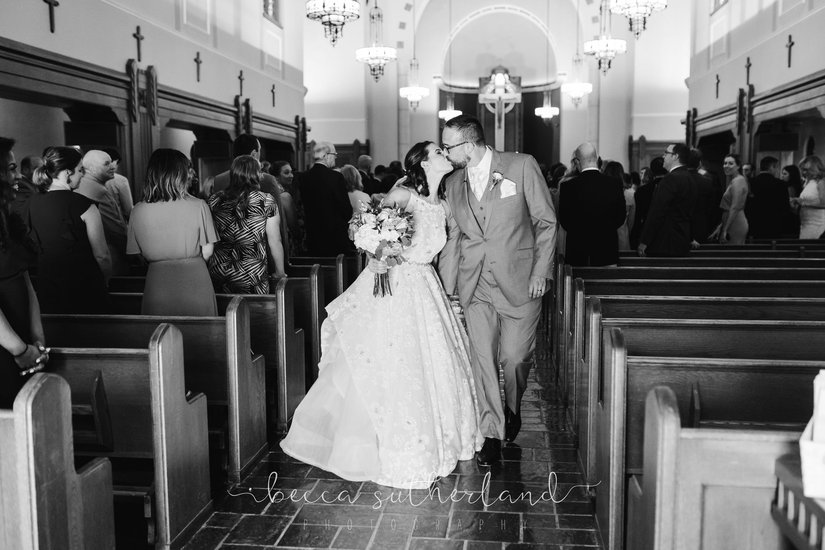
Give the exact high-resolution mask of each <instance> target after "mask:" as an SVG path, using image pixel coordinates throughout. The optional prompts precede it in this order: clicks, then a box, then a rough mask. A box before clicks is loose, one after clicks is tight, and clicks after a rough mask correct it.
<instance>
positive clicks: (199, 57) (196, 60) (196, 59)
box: [193, 52, 203, 82]
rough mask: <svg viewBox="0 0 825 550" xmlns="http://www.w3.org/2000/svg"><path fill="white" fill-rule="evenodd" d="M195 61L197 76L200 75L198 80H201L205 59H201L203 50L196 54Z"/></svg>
mask: <svg viewBox="0 0 825 550" xmlns="http://www.w3.org/2000/svg"><path fill="white" fill-rule="evenodd" d="M193 61H194V62H195V64H196V65H197V77H198V82H200V81H201V63H203V59H201V52H198V54H197V55H196V56H195V59H193Z"/></svg>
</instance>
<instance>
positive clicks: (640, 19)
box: [610, 0, 667, 38]
mask: <svg viewBox="0 0 825 550" xmlns="http://www.w3.org/2000/svg"><path fill="white" fill-rule="evenodd" d="M666 7H667V0H610V11H612V12H613V13H615V14H618V15H624V16H625V17H627V18H628V19H629V20H630V30H631V31H632V32H633V34H634V36H636V38H639V35H640V34H642V31H643V30H645V27H646V26H647V18H648V17H650V16H651V14H653V12H654V11H661V10H663V9H665V8H666Z"/></svg>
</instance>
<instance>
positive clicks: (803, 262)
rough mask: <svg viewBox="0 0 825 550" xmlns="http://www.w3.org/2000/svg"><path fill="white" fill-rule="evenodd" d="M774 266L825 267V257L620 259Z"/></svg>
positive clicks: (630, 263) (624, 263)
mask: <svg viewBox="0 0 825 550" xmlns="http://www.w3.org/2000/svg"><path fill="white" fill-rule="evenodd" d="M654 266H659V267H772V268H781V267H789V268H794V269H795V268H825V258H784V257H779V258H753V257H748V256H733V257H725V256H720V257H718V258H717V257H713V256H690V257H687V258H655V257H652V256H645V257H640V256H627V257H622V258H621V259H620V261H619V267H654Z"/></svg>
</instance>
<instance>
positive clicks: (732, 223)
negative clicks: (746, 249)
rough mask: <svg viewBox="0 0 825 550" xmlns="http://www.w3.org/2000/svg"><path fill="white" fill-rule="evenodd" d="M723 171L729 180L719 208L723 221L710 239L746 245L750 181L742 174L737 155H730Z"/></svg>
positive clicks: (724, 163) (725, 161) (723, 165)
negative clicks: (746, 208) (746, 206)
mask: <svg viewBox="0 0 825 550" xmlns="http://www.w3.org/2000/svg"><path fill="white" fill-rule="evenodd" d="M722 169H723V170H724V171H725V176H726V177H727V178H728V186H727V188H726V189H725V194H724V195H722V202H721V203H719V208H721V209H722V221H721V222H720V223H719V226H718V227H717V228H716V230H715V231H714V232H713V233H711V235H710V238H711V239H713V238H714V237H718V238H719V242H720V243H722V244H724V243H730V244H745V238H746V237H747V236H748V226H749V224H748V218H747V216H746V215H745V204H746V202H747V200H748V181H747V180H746V179H745V176H743V175H742V174H741V173H740V169H741V164H740V162H739V157H738V156H737V155H728V156H726V157H725V160H724V162H723V163H722Z"/></svg>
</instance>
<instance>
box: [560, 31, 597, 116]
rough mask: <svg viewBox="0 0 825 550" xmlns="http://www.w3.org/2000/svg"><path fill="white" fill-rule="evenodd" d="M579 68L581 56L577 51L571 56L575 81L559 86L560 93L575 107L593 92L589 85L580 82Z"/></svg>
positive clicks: (591, 86)
mask: <svg viewBox="0 0 825 550" xmlns="http://www.w3.org/2000/svg"><path fill="white" fill-rule="evenodd" d="M577 44H578V42H577ZM581 66H582V56H581V55H579V52H578V51H577V52H576V55H574V56H573V74H574V75H576V80H575V81H574V82H565V83H564V84H562V85H561V92H562V93H563V94H567V95H568V97H570V100H571V101H572V102H573V105H575V106H576V107H578V106H579V104H580V103H581V102H582V99H583V98H584V96H586V95H587V94H589V93H592V92H593V85H592V84H591V83H589V82H581V81H580V80H579V77H578V75H579V73H580V72H581Z"/></svg>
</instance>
